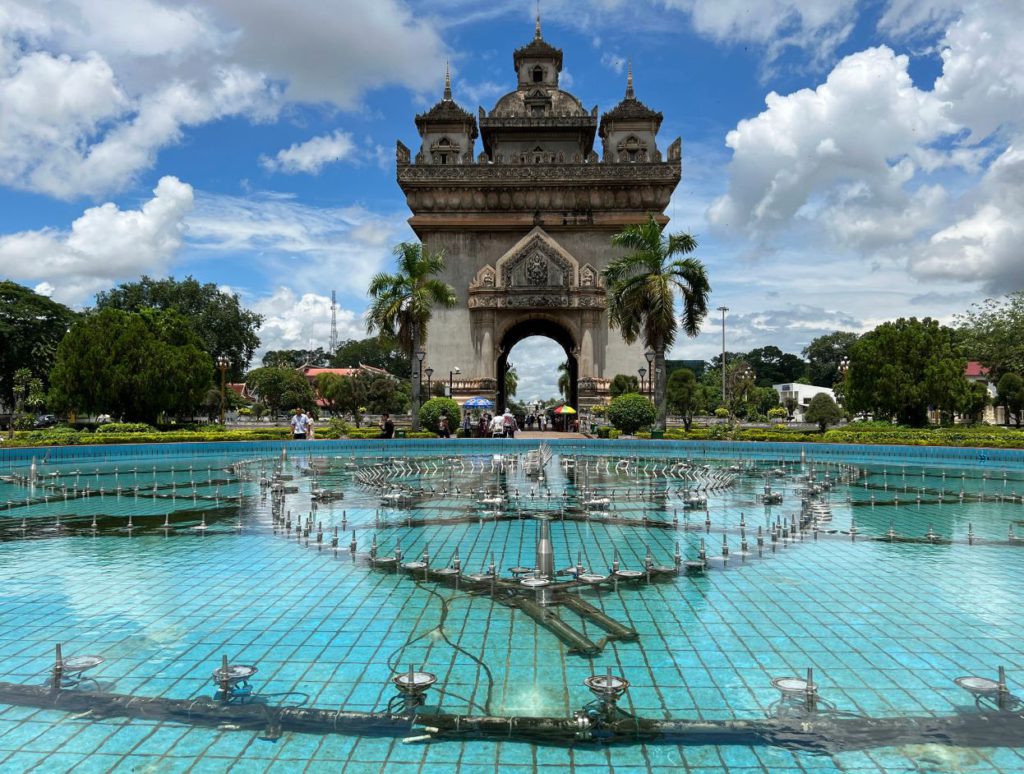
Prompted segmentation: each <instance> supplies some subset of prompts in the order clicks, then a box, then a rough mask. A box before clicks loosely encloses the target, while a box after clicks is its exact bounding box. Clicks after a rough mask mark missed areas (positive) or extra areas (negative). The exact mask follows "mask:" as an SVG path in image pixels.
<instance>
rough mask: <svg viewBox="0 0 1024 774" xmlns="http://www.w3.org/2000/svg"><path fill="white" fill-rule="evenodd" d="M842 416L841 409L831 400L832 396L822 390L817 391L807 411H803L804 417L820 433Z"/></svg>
mask: <svg viewBox="0 0 1024 774" xmlns="http://www.w3.org/2000/svg"><path fill="white" fill-rule="evenodd" d="M842 418H843V412H842V410H841V409H840V408H839V406H837V405H836V402H835V401H834V400H832V396H830V395H828V394H827V393H824V392H819V393H818V394H817V395H815V396H814V397H813V398H811V402H810V404H809V405H808V406H807V411H805V412H804V419H805V420H806V421H808V422H814V423H815V424H816V425H817V426H818V430H819V431H820V432H822V433H824V432H825V428H827V427H828V426H829V425H834V424H835V423H836V422H838V421H839V420H840V419H842Z"/></svg>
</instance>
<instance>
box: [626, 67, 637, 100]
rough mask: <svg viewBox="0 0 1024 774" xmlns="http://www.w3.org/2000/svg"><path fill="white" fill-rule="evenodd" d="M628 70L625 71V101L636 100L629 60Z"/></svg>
mask: <svg viewBox="0 0 1024 774" xmlns="http://www.w3.org/2000/svg"><path fill="white" fill-rule="evenodd" d="M628 67H629V69H628V70H627V71H626V99H636V95H635V94H634V93H633V60H632V59H630V60H629V65H628Z"/></svg>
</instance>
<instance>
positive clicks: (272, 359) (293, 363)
mask: <svg viewBox="0 0 1024 774" xmlns="http://www.w3.org/2000/svg"><path fill="white" fill-rule="evenodd" d="M329 360H330V359H329V357H328V356H327V353H326V352H324V350H323V348H322V347H317V348H316V349H272V350H270V351H269V352H267V353H266V354H265V355H264V356H263V365H264V366H266V367H268V368H302V367H303V366H311V367H313V368H324V367H325V366H326V365H327V363H328V362H329Z"/></svg>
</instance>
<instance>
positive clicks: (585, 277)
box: [580, 263, 598, 288]
mask: <svg viewBox="0 0 1024 774" xmlns="http://www.w3.org/2000/svg"><path fill="white" fill-rule="evenodd" d="M597 282H598V279H597V272H596V271H595V270H594V267H593V266H591V265H590V264H589V263H587V264H584V265H583V268H582V269H580V286H581V287H584V288H592V287H594V286H595V285H597Z"/></svg>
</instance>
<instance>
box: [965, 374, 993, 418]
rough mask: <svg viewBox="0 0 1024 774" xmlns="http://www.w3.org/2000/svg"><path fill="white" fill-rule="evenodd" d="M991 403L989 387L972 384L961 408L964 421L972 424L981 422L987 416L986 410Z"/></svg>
mask: <svg viewBox="0 0 1024 774" xmlns="http://www.w3.org/2000/svg"><path fill="white" fill-rule="evenodd" d="M990 402H991V401H990V399H989V395H988V387H986V386H985V385H984V384H982V383H981V382H970V386H969V387H968V390H967V395H966V397H965V399H964V403H963V405H962V407H961V413H962V415H963V419H964V420H965V421H967V422H970V423H972V424H976V423H978V422H981V421H982V419H983V418H984V416H985V408H986V407H987V406H988V405H989V403H990Z"/></svg>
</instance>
